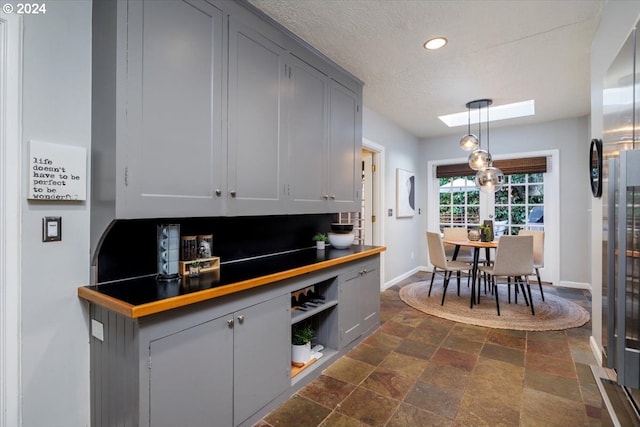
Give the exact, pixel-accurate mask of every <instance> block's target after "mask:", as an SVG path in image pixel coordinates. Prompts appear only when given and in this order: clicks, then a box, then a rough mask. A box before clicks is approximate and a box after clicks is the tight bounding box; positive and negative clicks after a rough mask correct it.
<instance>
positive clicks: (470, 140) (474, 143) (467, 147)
mask: <svg viewBox="0 0 640 427" xmlns="http://www.w3.org/2000/svg"><path fill="white" fill-rule="evenodd" d="M478 145H479V144H478V137H477V136H475V135H473V134H471V133H470V134H468V135H465V136H463V137H462V139H460V148H462V149H463V150H464V151H473V150H475V149H476V148H478Z"/></svg>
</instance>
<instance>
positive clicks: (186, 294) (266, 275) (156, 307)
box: [78, 246, 386, 318]
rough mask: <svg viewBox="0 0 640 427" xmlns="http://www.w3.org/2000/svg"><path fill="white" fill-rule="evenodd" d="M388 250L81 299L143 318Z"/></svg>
mask: <svg viewBox="0 0 640 427" xmlns="http://www.w3.org/2000/svg"><path fill="white" fill-rule="evenodd" d="M385 249H386V248H385V247H383V246H351V247H350V248H348V249H331V248H327V249H325V250H324V251H318V250H316V249H315V248H313V249H302V250H299V251H294V252H288V253H285V254H279V255H270V256H265V257H261V258H254V259H251V260H246V261H239V262H229V263H224V262H222V263H221V266H220V270H218V271H215V272H209V273H203V274H201V275H200V276H199V277H195V278H189V277H183V278H182V279H178V280H175V281H158V280H156V278H155V276H149V277H142V278H135V279H128V280H120V281H115V282H109V283H104V284H97V285H91V286H82V287H80V288H78V295H79V296H80V297H81V298H84V299H86V300H88V301H91V302H93V303H96V304H99V305H102V306H105V307H107V308H109V309H111V310H114V311H117V312H118V313H121V314H124V315H125V316H128V317H132V318H135V317H141V316H145V315H149V314H153V313H158V312H161V311H165V310H170V309H172V308H176V307H181V306H184V305H188V304H192V303H195V302H199V301H205V300H208V299H211V298H216V297H220V296H223V295H229V294H232V293H235V292H239V291H243V290H246V289H251V288H254V287H257V286H262V285H265V284H269V283H273V282H276V281H279V280H284V279H287V278H290V277H295V276H298V275H301V274H305V273H308V272H311V271H317V270H321V269H323V268H327V267H331V266H334V265H339V264H343V263H345V262H350V261H353V260H356V259H361V258H365V257H368V256H372V255H375V254H378V253H380V252H383V251H384V250H385Z"/></svg>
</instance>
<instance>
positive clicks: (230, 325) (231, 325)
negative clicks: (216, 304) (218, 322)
mask: <svg viewBox="0 0 640 427" xmlns="http://www.w3.org/2000/svg"><path fill="white" fill-rule="evenodd" d="M227 326H228V327H229V328H230V329H231V328H233V319H229V320H227Z"/></svg>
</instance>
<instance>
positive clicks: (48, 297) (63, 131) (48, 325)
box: [20, 0, 91, 427]
mask: <svg viewBox="0 0 640 427" xmlns="http://www.w3.org/2000/svg"><path fill="white" fill-rule="evenodd" d="M23 49H24V52H23V56H24V62H23V110H22V114H23V126H22V132H23V134H22V139H23V156H22V157H23V159H24V163H23V165H22V167H23V184H22V185H23V188H22V194H24V195H26V194H27V189H26V185H27V184H26V181H27V180H26V177H27V174H28V169H27V155H28V151H27V149H28V141H29V140H32V139H35V140H39V141H44V142H52V143H56V144H66V145H74V146H80V147H87V149H88V150H89V147H90V143H91V114H90V113H91V86H90V83H91V2H90V1H88V0H85V1H55V2H47V12H46V15H44V16H28V15H24V48H23ZM44 216H62V232H63V234H62V241H61V242H52V243H42V238H41V236H42V231H41V230H42V222H41V221H42V217H44ZM21 256H22V266H21V274H22V289H21V305H20V310H21V320H22V330H21V339H22V346H21V369H22V372H21V383H22V416H23V425H24V426H27V427H42V426H47V427H51V426H60V427H72V426H86V425H88V422H89V357H88V351H89V347H88V326H87V319H88V316H87V314H86V313H84V305H83V304H82V303H80V300H79V299H78V297H77V296H76V290H77V287H78V286H79V285H82V284H85V283H88V280H89V208H88V202H76V203H72V204H63V203H56V202H40V203H36V202H30V201H26V200H23V203H22V254H21Z"/></svg>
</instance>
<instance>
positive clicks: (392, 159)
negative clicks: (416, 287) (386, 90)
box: [362, 86, 425, 283]
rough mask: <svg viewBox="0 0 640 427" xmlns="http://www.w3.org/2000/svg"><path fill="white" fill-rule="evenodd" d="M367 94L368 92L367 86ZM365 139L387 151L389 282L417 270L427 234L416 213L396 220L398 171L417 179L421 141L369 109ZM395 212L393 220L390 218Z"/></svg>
mask: <svg viewBox="0 0 640 427" xmlns="http://www.w3.org/2000/svg"><path fill="white" fill-rule="evenodd" d="M364 90H365V91H366V90H367V87H366V86H365V88H364ZM362 133H363V137H364V138H365V139H368V140H370V141H372V142H374V143H376V144H378V145H382V146H384V147H385V176H384V177H383V179H381V181H382V182H383V183H384V188H383V191H384V199H385V205H384V206H383V207H382V210H383V218H382V220H383V221H384V235H385V242H384V243H385V246H386V247H387V251H386V252H385V253H384V254H383V260H384V276H385V277H384V278H383V282H385V283H386V282H389V281H392V280H395V279H397V278H398V277H402V276H404V275H406V274H408V273H410V272H412V271H414V270H415V268H416V266H417V265H418V264H419V262H418V252H419V247H420V246H419V245H420V243H421V242H422V240H424V239H422V236H423V235H424V233H420V232H419V224H420V218H422V217H424V210H423V211H422V215H419V214H418V212H417V211H416V213H415V215H414V216H413V217H412V218H396V169H397V168H400V169H404V170H408V171H413V172H415V173H416V178H418V171H419V166H420V162H419V159H418V152H419V143H418V139H417V138H416V137H415V136H413V135H411V134H410V133H408V132H406V131H404V130H403V129H401V128H400V127H398V126H397V125H395V124H394V123H393V122H391V121H389V120H388V119H387V118H385V117H383V116H381V115H379V114H378V113H376V112H375V111H372V110H370V109H368V108H366V107H365V108H364V110H363V131H362ZM424 197H425V195H424V189H423V188H420V186H417V187H416V204H417V205H420V203H421V199H424ZM389 209H393V216H387V212H388V210H389Z"/></svg>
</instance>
